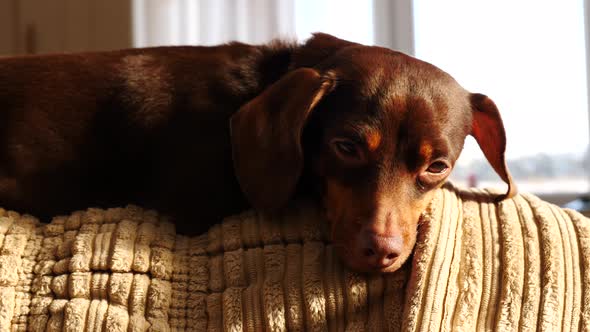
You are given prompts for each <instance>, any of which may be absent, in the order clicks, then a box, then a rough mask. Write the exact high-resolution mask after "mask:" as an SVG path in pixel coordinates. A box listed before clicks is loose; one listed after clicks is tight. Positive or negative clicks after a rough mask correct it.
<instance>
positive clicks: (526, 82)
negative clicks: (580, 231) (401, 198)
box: [414, 0, 589, 194]
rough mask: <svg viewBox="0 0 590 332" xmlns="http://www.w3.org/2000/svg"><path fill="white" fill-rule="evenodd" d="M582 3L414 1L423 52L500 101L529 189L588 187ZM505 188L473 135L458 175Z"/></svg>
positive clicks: (515, 160) (514, 158)
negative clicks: (500, 183)
mask: <svg viewBox="0 0 590 332" xmlns="http://www.w3.org/2000/svg"><path fill="white" fill-rule="evenodd" d="M583 9H584V8H583V1H581V0H578V1H563V2H559V3H558V2H554V1H535V0H521V1H510V0H495V1H473V0H455V1H437V0H415V1H414V31H415V35H414V41H415V50H416V54H415V56H416V57H418V58H420V59H423V60H425V61H428V62H430V63H432V64H434V65H436V66H438V67H440V68H441V69H443V70H445V71H447V72H448V73H450V74H451V75H452V76H453V77H455V79H457V81H458V82H459V83H460V84H461V85H463V86H464V87H465V88H466V89H468V90H470V91H472V92H481V93H484V94H486V95H488V96H489V97H490V98H492V99H493V100H494V101H495V102H496V104H497V105H498V108H499V109H500V112H501V114H502V116H503V119H504V124H505V127H506V131H507V140H508V146H507V158H508V164H509V167H510V170H511V172H512V174H513V176H514V177H515V180H516V181H517V184H518V186H519V188H520V190H521V191H526V192H534V193H537V194H542V193H547V192H552V193H555V192H573V193H582V192H587V191H588V186H589V183H588V179H589V175H588V168H587V166H586V162H587V159H588V97H587V91H588V90H587V86H586V85H587V81H586V53H585V44H584V15H583V13H584V10H583ZM470 175H471V176H472V175H475V176H476V178H477V179H478V180H479V184H480V185H481V186H483V187H486V186H498V185H499V182H500V180H499V178H498V177H497V176H495V174H493V171H492V170H491V168H490V167H488V166H487V165H486V162H485V159H484V158H483V155H482V153H481V152H479V148H478V147H477V144H476V143H475V141H474V140H473V139H471V138H470V139H469V140H468V142H467V144H466V147H465V150H464V152H463V154H462V156H461V158H460V160H459V162H458V165H457V168H456V169H455V172H454V176H453V180H454V181H455V182H462V183H466V182H467V179H468V177H469V176H470Z"/></svg>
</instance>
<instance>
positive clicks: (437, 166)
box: [416, 160, 451, 191]
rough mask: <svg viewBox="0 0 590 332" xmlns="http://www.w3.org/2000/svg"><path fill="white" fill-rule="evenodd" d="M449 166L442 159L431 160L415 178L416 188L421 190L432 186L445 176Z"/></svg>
mask: <svg viewBox="0 0 590 332" xmlns="http://www.w3.org/2000/svg"><path fill="white" fill-rule="evenodd" d="M450 168H451V167H450V166H449V164H447V163H446V162H444V161H441V160H437V161H435V162H433V163H432V164H430V165H429V166H428V168H426V169H425V170H424V171H422V172H421V173H420V174H419V175H418V177H417V179H416V184H417V185H418V188H420V190H422V191H425V190H430V189H432V188H434V187H435V186H436V185H437V184H440V183H441V182H442V181H443V180H444V179H445V178H446V176H447V175H448V173H449V172H448V171H449V169H450Z"/></svg>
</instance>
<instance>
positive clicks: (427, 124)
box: [231, 34, 516, 272]
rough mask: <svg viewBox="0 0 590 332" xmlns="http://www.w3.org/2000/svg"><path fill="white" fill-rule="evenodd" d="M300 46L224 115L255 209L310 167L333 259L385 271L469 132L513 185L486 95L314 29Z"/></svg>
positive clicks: (270, 204)
mask: <svg viewBox="0 0 590 332" xmlns="http://www.w3.org/2000/svg"><path fill="white" fill-rule="evenodd" d="M306 47H307V48H308V49H310V51H309V52H308V53H305V52H301V54H299V55H297V56H296V57H295V60H294V61H295V65H294V66H293V69H292V70H291V71H290V72H289V73H288V74H286V75H285V76H284V77H282V78H281V79H280V80H279V81H277V82H276V83H274V84H273V85H271V86H270V87H268V88H267V89H266V90H265V91H264V92H263V93H262V94H260V95H259V96H258V97H256V98H254V99H253V100H251V101H250V102H248V103H247V104H245V105H244V106H243V107H242V108H241V109H240V110H239V111H238V112H237V113H236V114H235V115H234V116H233V117H232V119H231V128H232V144H233V154H234V156H233V157H234V166H235V171H236V176H237V178H238V181H239V183H240V185H241V187H242V189H243V191H244V193H245V195H246V196H247V198H248V199H249V200H250V202H251V203H252V205H253V206H254V207H255V208H258V209H262V210H269V211H274V210H276V209H278V208H280V207H282V206H284V205H285V204H286V203H287V202H288V200H289V199H290V198H291V197H292V195H293V193H294V192H295V190H296V188H297V185H298V183H299V181H300V178H301V176H302V174H305V175H306V176H307V175H309V176H310V178H311V179H312V181H309V182H310V183H314V184H316V185H317V192H318V193H319V195H320V197H321V202H322V204H323V208H324V211H325V214H326V218H327V220H328V221H329V223H330V226H331V230H332V232H331V234H332V241H333V242H334V246H335V248H337V251H338V252H339V255H340V257H341V259H342V260H343V261H344V262H345V263H346V264H347V265H348V266H349V267H351V268H353V269H355V270H358V271H367V272H393V271H395V270H397V269H398V268H399V267H400V266H401V265H402V264H403V263H404V262H405V260H406V259H407V258H408V257H409V255H410V254H411V251H412V249H413V247H414V244H415V241H416V230H417V223H418V220H419V218H420V214H421V213H422V212H423V211H424V209H425V208H426V207H427V205H428V203H429V202H430V200H431V198H432V195H433V191H434V189H436V188H439V187H441V186H442V185H443V184H444V182H445V180H446V179H447V178H448V176H449V174H450V172H451V170H452V168H453V166H454V164H455V161H456V160H457V158H458V157H459V154H460V152H461V150H462V149H463V144H464V140H465V137H466V136H467V135H469V134H471V135H472V136H473V137H474V138H475V139H476V141H477V142H478V143H479V145H480V147H481V149H482V151H483V153H484V155H485V156H486V158H487V159H488V161H489V162H490V164H491V165H492V167H493V168H494V169H495V170H496V172H497V173H498V174H499V175H500V177H501V178H502V179H503V180H504V181H505V182H506V183H507V184H508V191H507V193H506V194H505V195H504V197H508V196H512V195H514V193H515V190H516V189H515V186H514V184H513V182H512V178H511V176H510V173H509V171H508V169H507V167H506V162H505V159H504V150H505V145H506V138H505V133H504V128H503V124H502V120H501V118H500V114H499V112H498V109H497V108H496V106H495V105H494V103H493V102H492V101H491V100H490V99H489V98H488V97H486V96H484V95H481V94H473V93H469V92H467V91H466V90H464V89H463V88H462V87H461V86H460V85H459V84H458V83H457V82H456V81H455V80H454V79H453V78H452V77H450V76H449V75H448V74H446V73H445V72H443V71H441V70H440V69H438V68H436V67H434V66H432V65H430V64H428V63H426V62H423V61H420V60H417V59H415V58H412V57H409V56H407V55H404V54H402V53H398V52H394V51H391V50H389V49H385V48H380V47H369V46H363V45H359V44H354V43H349V42H346V41H342V40H339V39H336V38H334V37H331V36H328V35H323V34H318V35H316V36H315V37H314V38H312V40H310V41H309V42H308V43H307V45H306ZM304 49H305V48H304ZM500 198H502V197H500Z"/></svg>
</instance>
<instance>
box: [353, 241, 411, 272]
mask: <svg viewBox="0 0 590 332" xmlns="http://www.w3.org/2000/svg"><path fill="white" fill-rule="evenodd" d="M359 242H360V250H361V255H362V256H363V257H364V259H366V262H367V263H368V265H370V266H372V267H374V268H376V269H384V268H387V267H389V266H391V265H392V264H393V263H394V262H395V261H396V259H397V258H398V257H399V256H400V255H401V253H402V247H403V241H402V238H401V236H397V235H394V236H383V235H379V234H376V233H373V232H362V233H361V239H360V241H359Z"/></svg>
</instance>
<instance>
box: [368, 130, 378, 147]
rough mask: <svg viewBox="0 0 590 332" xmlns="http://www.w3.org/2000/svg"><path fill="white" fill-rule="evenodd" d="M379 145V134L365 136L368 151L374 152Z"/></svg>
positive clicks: (373, 133) (375, 132) (373, 132)
mask: <svg viewBox="0 0 590 332" xmlns="http://www.w3.org/2000/svg"><path fill="white" fill-rule="evenodd" d="M380 144H381V133H379V132H378V131H372V132H369V133H368V134H367V146H368V147H369V150H371V151H375V150H377V148H378V147H379V145H380Z"/></svg>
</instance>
